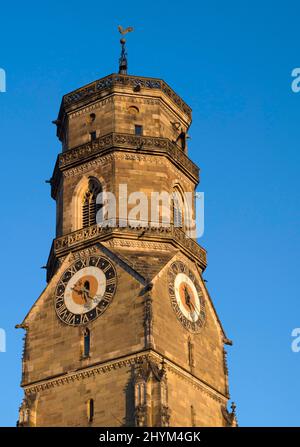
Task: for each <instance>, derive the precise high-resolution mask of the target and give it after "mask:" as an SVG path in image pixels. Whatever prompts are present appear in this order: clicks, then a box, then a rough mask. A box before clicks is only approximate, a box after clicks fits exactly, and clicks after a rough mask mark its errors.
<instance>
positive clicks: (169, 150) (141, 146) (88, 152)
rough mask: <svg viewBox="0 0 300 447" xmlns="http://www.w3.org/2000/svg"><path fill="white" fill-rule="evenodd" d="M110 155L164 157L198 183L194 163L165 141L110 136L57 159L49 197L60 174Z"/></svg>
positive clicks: (142, 137) (53, 193)
mask: <svg viewBox="0 0 300 447" xmlns="http://www.w3.org/2000/svg"><path fill="white" fill-rule="evenodd" d="M114 151H118V152H120V151H121V152H129V153H133V154H136V155H160V156H166V157H167V158H168V159H169V160H170V161H171V162H172V163H174V164H175V165H176V166H177V167H179V168H180V169H181V170H182V171H183V172H184V173H185V174H186V175H187V176H188V177H189V178H190V179H191V180H192V181H193V182H194V183H198V182H199V168H198V166H197V165H195V163H193V162H192V161H191V160H190V159H189V158H188V156H187V155H185V153H184V152H183V151H182V150H181V149H180V148H179V147H178V146H177V145H176V144H175V143H172V142H171V141H170V140H169V139H167V138H159V137H146V136H136V135H132V134H125V133H114V132H113V133H110V134H107V135H103V136H101V137H99V138H97V139H96V140H94V141H91V142H88V143H85V144H82V145H80V146H77V147H74V148H73V149H69V150H68V151H66V152H63V153H61V154H59V155H58V158H57V162H56V165H55V168H54V172H53V175H52V181H51V186H52V190H51V194H52V197H54V198H55V194H56V191H57V187H58V184H59V181H60V172H62V171H66V170H68V169H70V168H73V167H75V166H78V165H80V164H82V163H83V162H87V161H89V160H92V159H94V158H96V157H99V156H104V155H106V154H109V153H112V152H114Z"/></svg>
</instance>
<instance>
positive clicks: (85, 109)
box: [69, 96, 114, 119]
mask: <svg viewBox="0 0 300 447" xmlns="http://www.w3.org/2000/svg"><path fill="white" fill-rule="evenodd" d="M112 102H114V98H113V97H112V96H111V97H109V98H104V99H102V100H101V101H97V102H96V103H94V104H91V105H89V106H87V107H83V108H82V109H80V110H76V112H72V113H70V114H69V118H70V119H73V118H77V117H78V116H80V115H82V114H84V113H89V112H92V111H93V110H97V109H100V108H101V107H103V106H105V105H106V104H109V103H112Z"/></svg>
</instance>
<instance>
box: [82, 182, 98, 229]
mask: <svg viewBox="0 0 300 447" xmlns="http://www.w3.org/2000/svg"><path fill="white" fill-rule="evenodd" d="M101 191H102V188H101V185H100V183H99V182H98V181H97V180H96V179H94V178H93V179H89V182H88V188H87V190H86V191H85V193H84V195H83V200H82V227H83V228H86V227H89V226H90V225H95V224H96V215H97V212H98V211H99V209H100V208H101V205H99V204H97V203H96V199H97V195H98V194H99V193H100V192H101Z"/></svg>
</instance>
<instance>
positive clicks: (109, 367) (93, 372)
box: [22, 351, 228, 407]
mask: <svg viewBox="0 0 300 447" xmlns="http://www.w3.org/2000/svg"><path fill="white" fill-rule="evenodd" d="M145 362H146V363H149V362H150V363H151V364H152V365H159V364H162V362H163V365H164V375H165V374H167V373H168V374H175V375H177V376H178V377H179V378H180V379H181V380H184V381H186V382H188V383H189V384H191V385H192V386H193V387H194V388H195V389H199V390H201V391H202V392H204V393H205V394H206V395H207V396H209V397H210V398H212V399H214V400H215V401H217V402H219V403H221V404H223V406H225V407H226V404H227V400H228V398H227V396H224V395H223V394H222V393H220V392H219V391H217V390H215V389H214V388H212V387H210V386H209V385H207V384H205V383H204V382H202V381H201V380H200V379H197V378H196V377H194V376H193V375H191V374H190V373H188V372H187V371H185V370H183V369H182V368H180V367H179V366H177V365H175V364H174V363H173V362H172V361H170V360H168V359H166V358H163V357H162V356H161V355H160V354H158V353H157V352H155V351H146V352H141V353H138V354H135V355H130V356H127V357H124V358H123V359H121V360H112V361H107V362H104V363H101V364H98V365H94V366H91V367H87V368H84V369H81V370H79V371H75V372H69V373H65V374H62V375H60V376H58V377H53V378H49V379H47V380H41V381H37V382H35V383H32V384H30V383H29V384H26V383H23V384H22V387H23V389H24V392H25V395H26V396H27V395H30V394H31V393H38V392H40V391H44V390H49V389H52V388H54V387H57V386H63V385H67V384H72V383H74V382H76V381H79V380H84V379H88V378H90V377H94V376H97V375H99V374H106V373H109V372H110V371H114V370H115V369H118V368H128V367H131V366H133V365H138V364H141V363H145ZM158 371H159V369H158ZM160 371H161V369H160ZM160 374H161V373H160ZM164 375H161V378H164V377H165V376H164Z"/></svg>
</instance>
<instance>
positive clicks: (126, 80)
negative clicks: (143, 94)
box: [60, 74, 192, 118]
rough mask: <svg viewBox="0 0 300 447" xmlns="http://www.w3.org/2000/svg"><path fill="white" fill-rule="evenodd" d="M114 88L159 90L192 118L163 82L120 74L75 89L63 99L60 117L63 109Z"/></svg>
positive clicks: (185, 107)
mask: <svg viewBox="0 0 300 447" xmlns="http://www.w3.org/2000/svg"><path fill="white" fill-rule="evenodd" d="M114 86H123V87H131V88H132V89H134V88H136V87H138V88H142V89H146V90H153V89H155V90H161V91H162V92H163V93H164V94H165V95H166V96H168V98H170V99H171V100H172V101H173V102H174V104H176V106H177V107H178V108H179V109H180V110H182V111H183V112H184V113H185V114H186V115H187V116H188V117H189V118H191V116H192V111H191V108H190V107H189V106H188V105H187V104H186V103H185V102H184V101H183V100H182V99H181V98H180V96H178V95H177V94H176V93H175V92H174V90H172V89H171V87H169V86H168V85H167V84H166V83H165V82H164V81H163V80H161V79H153V78H140V77H137V76H127V75H122V74H113V75H110V76H106V77H105V78H102V79H99V80H97V81H95V82H92V83H91V84H89V85H87V86H85V87H82V88H80V89H77V90H75V91H73V92H71V93H69V94H67V95H65V96H64V97H63V102H62V106H61V111H60V115H61V114H62V111H63V109H67V108H68V107H69V106H72V105H73V104H76V103H77V102H79V101H83V100H85V99H88V98H91V97H95V96H97V95H99V94H101V93H102V92H103V91H104V90H109V89H111V88H112V87H114Z"/></svg>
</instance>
